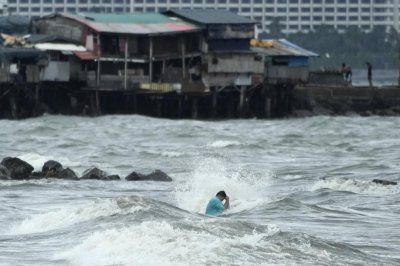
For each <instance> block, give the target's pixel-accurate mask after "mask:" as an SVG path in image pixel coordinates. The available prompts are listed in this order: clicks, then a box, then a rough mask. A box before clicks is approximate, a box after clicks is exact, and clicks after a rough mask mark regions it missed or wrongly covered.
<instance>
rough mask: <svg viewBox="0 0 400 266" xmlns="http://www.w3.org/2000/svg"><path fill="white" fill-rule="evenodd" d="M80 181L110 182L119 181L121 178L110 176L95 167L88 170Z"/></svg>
mask: <svg viewBox="0 0 400 266" xmlns="http://www.w3.org/2000/svg"><path fill="white" fill-rule="evenodd" d="M80 179H96V180H103V181H110V180H119V179H120V177H119V176H118V175H108V174H107V173H106V172H104V171H102V170H100V169H99V168H96V167H95V168H91V169H88V170H86V171H85V172H84V173H83V175H82V177H81V178H80Z"/></svg>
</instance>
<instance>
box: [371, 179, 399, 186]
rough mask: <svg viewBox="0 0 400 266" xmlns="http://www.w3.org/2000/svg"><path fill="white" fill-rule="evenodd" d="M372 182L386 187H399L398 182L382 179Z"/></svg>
mask: <svg viewBox="0 0 400 266" xmlns="http://www.w3.org/2000/svg"><path fill="white" fill-rule="evenodd" d="M372 182H374V183H376V184H380V185H384V186H388V185H397V182H394V181H388V180H382V179H374V180H372Z"/></svg>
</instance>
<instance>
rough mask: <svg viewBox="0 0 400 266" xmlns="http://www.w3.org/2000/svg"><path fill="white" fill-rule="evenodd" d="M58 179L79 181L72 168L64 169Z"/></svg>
mask: <svg viewBox="0 0 400 266" xmlns="http://www.w3.org/2000/svg"><path fill="white" fill-rule="evenodd" d="M57 178H61V179H71V180H78V176H77V175H76V174H75V172H74V171H72V170H71V169H70V168H66V169H62V170H61V171H60V172H58V173H57Z"/></svg>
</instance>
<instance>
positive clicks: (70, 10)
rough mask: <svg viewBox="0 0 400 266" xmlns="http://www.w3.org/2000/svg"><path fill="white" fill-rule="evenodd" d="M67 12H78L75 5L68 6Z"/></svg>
mask: <svg viewBox="0 0 400 266" xmlns="http://www.w3.org/2000/svg"><path fill="white" fill-rule="evenodd" d="M67 12H69V13H75V12H76V9H75V7H68V8H67Z"/></svg>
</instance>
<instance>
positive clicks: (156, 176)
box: [146, 170, 172, 182]
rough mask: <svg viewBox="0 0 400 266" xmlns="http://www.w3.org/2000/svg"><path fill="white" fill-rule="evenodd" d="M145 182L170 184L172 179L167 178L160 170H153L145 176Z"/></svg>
mask: <svg viewBox="0 0 400 266" xmlns="http://www.w3.org/2000/svg"><path fill="white" fill-rule="evenodd" d="M146 179H147V180H153V181H163V182H171V181H172V178H171V177H169V176H168V175H167V174H166V173H164V172H163V171H161V170H155V171H154V172H152V173H150V174H148V175H146Z"/></svg>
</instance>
